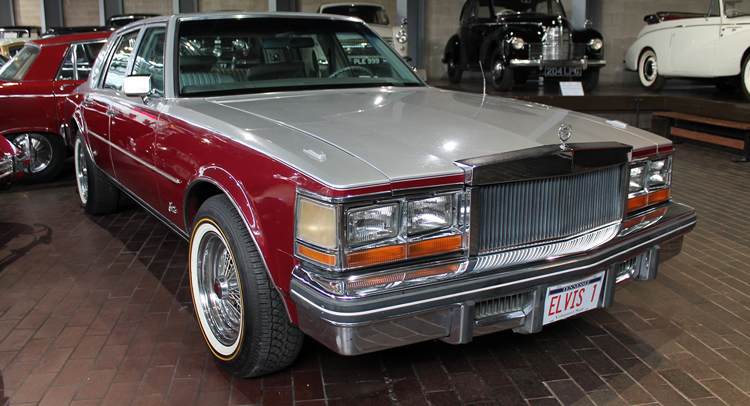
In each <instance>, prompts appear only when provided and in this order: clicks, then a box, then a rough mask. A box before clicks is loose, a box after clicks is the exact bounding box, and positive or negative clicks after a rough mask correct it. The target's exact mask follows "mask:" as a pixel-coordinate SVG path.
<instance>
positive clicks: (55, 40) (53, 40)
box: [31, 31, 112, 46]
mask: <svg viewBox="0 0 750 406" xmlns="http://www.w3.org/2000/svg"><path fill="white" fill-rule="evenodd" d="M110 35H112V31H96V32H85V33H80V34H64V35H57V36H54V37H47V38H37V39H35V40H33V41H31V42H33V43H35V44H38V45H41V46H44V45H57V44H68V43H71V42H78V41H87V40H92V39H106V38H109V36H110Z"/></svg>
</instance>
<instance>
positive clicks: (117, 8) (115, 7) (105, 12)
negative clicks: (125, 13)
mask: <svg viewBox="0 0 750 406" xmlns="http://www.w3.org/2000/svg"><path fill="white" fill-rule="evenodd" d="M116 14H122V0H99V25H104V24H105V23H106V22H107V19H108V18H109V17H112V16H113V15H116Z"/></svg>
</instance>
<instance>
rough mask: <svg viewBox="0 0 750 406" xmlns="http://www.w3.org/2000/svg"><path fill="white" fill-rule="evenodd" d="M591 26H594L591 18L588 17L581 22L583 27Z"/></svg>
mask: <svg viewBox="0 0 750 406" xmlns="http://www.w3.org/2000/svg"><path fill="white" fill-rule="evenodd" d="M593 26H594V23H593V22H592V21H591V20H589V19H588V18H587V19H586V21H584V22H583V27H584V28H591V27H593Z"/></svg>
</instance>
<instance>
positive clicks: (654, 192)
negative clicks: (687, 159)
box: [628, 155, 672, 212]
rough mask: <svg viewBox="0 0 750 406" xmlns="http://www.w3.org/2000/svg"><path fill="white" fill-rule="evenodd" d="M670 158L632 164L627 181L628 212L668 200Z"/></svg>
mask: <svg viewBox="0 0 750 406" xmlns="http://www.w3.org/2000/svg"><path fill="white" fill-rule="evenodd" d="M671 177H672V156H671V155H670V156H667V157H660V158H655V159H650V160H644V161H640V162H637V163H634V164H632V165H631V166H630V176H629V181H628V211H629V212H631V211H635V210H638V209H642V208H644V207H647V206H650V205H653V204H656V203H661V202H663V201H666V200H669V195H670V186H671Z"/></svg>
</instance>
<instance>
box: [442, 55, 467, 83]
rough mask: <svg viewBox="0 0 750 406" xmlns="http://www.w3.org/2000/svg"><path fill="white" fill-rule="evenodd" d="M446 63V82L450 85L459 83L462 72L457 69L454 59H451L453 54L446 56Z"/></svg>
mask: <svg viewBox="0 0 750 406" xmlns="http://www.w3.org/2000/svg"><path fill="white" fill-rule="evenodd" d="M446 62H447V63H448V80H449V81H450V82H451V83H460V82H461V76H463V74H464V71H463V70H462V69H461V68H459V67H458V64H457V63H456V59H455V58H454V57H453V54H448V57H447V58H446Z"/></svg>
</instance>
